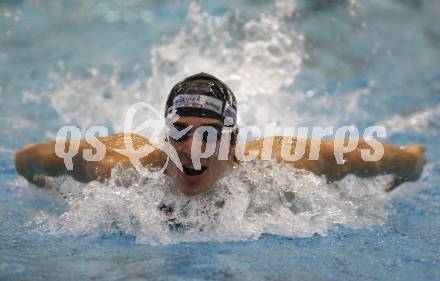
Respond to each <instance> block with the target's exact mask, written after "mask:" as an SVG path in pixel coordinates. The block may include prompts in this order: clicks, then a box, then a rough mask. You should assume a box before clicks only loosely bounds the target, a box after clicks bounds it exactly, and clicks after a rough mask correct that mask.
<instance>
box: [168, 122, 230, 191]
mask: <svg viewBox="0 0 440 281" xmlns="http://www.w3.org/2000/svg"><path fill="white" fill-rule="evenodd" d="M175 125H177V126H178V127H180V128H186V127H188V126H190V125H192V126H193V127H192V128H191V132H194V131H195V130H196V129H197V128H199V127H201V126H213V127H220V128H221V127H222V126H223V123H222V122H221V121H219V120H217V119H213V118H205V117H190V116H184V117H180V118H179V119H178V120H177V121H176V122H175ZM195 138H196V136H190V137H188V138H186V139H184V140H181V141H178V140H177V141H176V140H174V139H173V138H169V139H168V140H167V141H168V142H169V143H170V144H171V146H172V147H174V149H175V150H176V152H177V154H178V156H179V159H180V161H181V163H182V166H183V167H184V170H183V171H181V170H179V169H178V168H177V166H176V165H175V164H174V163H173V162H172V161H170V163H169V165H168V167H167V169H166V174H167V175H168V176H169V177H171V178H172V179H173V181H174V185H175V187H176V188H177V189H178V190H180V191H181V192H182V193H184V194H186V195H190V196H192V195H196V194H199V193H205V192H207V191H209V190H210V188H211V187H212V186H213V184H214V182H215V181H216V180H217V179H218V178H220V177H221V176H222V175H224V174H225V173H226V172H227V170H228V169H229V168H230V167H231V166H232V158H231V157H229V159H228V160H219V159H218V158H219V157H218V148H219V143H220V141H219V140H218V141H217V142H216V149H215V152H214V153H213V154H212V155H211V156H209V157H208V158H201V159H200V163H201V166H202V169H201V170H198V171H197V170H196V171H195V172H194V170H195V169H194V165H193V162H192V159H191V147H192V144H193V142H194V141H197V140H195ZM201 145H202V146H201V152H202V153H203V152H204V151H205V149H206V143H205V142H202V143H201ZM232 151H233V146H232V145H231V147H230V153H229V155H232V153H231V152H232ZM191 171H192V172H191Z"/></svg>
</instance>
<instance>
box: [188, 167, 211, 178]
mask: <svg viewBox="0 0 440 281" xmlns="http://www.w3.org/2000/svg"><path fill="white" fill-rule="evenodd" d="M205 170H206V167H203V166H202V167H201V169H200V170H195V169H193V168H191V167H185V166H183V172H185V174H187V175H188V176H198V175H201V174H203V172H204V171H205Z"/></svg>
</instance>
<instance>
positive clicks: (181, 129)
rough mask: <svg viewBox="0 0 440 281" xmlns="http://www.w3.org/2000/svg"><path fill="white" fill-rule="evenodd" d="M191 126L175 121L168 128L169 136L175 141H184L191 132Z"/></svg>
mask: <svg viewBox="0 0 440 281" xmlns="http://www.w3.org/2000/svg"><path fill="white" fill-rule="evenodd" d="M190 129H191V126H187V125H184V124H179V123H175V124H173V125H171V126H170V128H169V136H170V138H172V139H173V140H175V141H184V140H185V139H187V138H188V136H189V134H190V133H191V130H190Z"/></svg>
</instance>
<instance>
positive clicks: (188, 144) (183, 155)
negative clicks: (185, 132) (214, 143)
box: [176, 136, 206, 160]
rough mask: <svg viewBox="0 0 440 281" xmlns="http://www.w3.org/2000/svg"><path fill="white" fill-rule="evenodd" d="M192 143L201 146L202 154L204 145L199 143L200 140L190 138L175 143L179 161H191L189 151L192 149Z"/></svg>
mask: <svg viewBox="0 0 440 281" xmlns="http://www.w3.org/2000/svg"><path fill="white" fill-rule="evenodd" d="M193 142H195V143H194V144H195V145H201V148H200V151H201V152H204V151H205V149H206V143H204V142H201V143H200V140H196V138H195V137H194V136H190V137H188V138H187V139H185V140H183V141H181V142H178V143H177V147H176V150H177V153H178V154H179V157H180V159H181V160H184V159H187V160H191V159H192V158H191V149H192V145H193Z"/></svg>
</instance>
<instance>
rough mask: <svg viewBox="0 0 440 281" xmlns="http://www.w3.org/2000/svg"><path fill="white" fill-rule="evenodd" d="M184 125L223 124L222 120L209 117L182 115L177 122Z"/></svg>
mask: <svg viewBox="0 0 440 281" xmlns="http://www.w3.org/2000/svg"><path fill="white" fill-rule="evenodd" d="M175 123H178V124H184V125H188V126H189V125H193V126H195V127H199V126H223V123H222V122H221V121H220V120H217V119H214V118H208V117H193V116H181V117H179V119H178V120H177V121H176V122H175Z"/></svg>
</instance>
